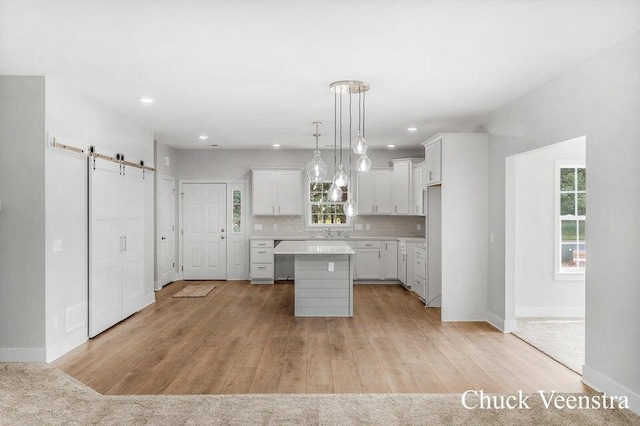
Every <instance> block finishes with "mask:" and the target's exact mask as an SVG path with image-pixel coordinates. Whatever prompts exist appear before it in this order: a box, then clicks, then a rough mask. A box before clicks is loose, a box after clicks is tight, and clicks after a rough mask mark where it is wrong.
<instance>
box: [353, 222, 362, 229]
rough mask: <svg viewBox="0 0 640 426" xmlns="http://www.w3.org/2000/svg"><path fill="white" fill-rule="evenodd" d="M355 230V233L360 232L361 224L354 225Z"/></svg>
mask: <svg viewBox="0 0 640 426" xmlns="http://www.w3.org/2000/svg"><path fill="white" fill-rule="evenodd" d="M355 229H356V231H362V224H361V223H356V225H355Z"/></svg>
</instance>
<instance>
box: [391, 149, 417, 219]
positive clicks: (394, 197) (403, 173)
mask: <svg viewBox="0 0 640 426" xmlns="http://www.w3.org/2000/svg"><path fill="white" fill-rule="evenodd" d="M420 161H422V159H421V158H401V159H397V160H391V165H392V166H393V179H392V188H393V191H392V192H391V214H397V215H415V214H416V213H415V212H414V210H415V209H413V208H412V207H413V200H412V198H413V197H412V195H413V194H412V192H413V191H412V180H413V167H414V164H417V163H418V162H420Z"/></svg>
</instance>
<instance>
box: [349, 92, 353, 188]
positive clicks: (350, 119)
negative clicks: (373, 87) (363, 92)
mask: <svg viewBox="0 0 640 426" xmlns="http://www.w3.org/2000/svg"><path fill="white" fill-rule="evenodd" d="M351 95H352V93H351V89H349V197H351V128H352V127H353V125H352V124H351V123H352V121H353V120H352V114H351V97H352V96H351Z"/></svg>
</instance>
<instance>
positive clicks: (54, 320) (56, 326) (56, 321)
mask: <svg viewBox="0 0 640 426" xmlns="http://www.w3.org/2000/svg"><path fill="white" fill-rule="evenodd" d="M53 328H58V316H57V315H54V316H53Z"/></svg>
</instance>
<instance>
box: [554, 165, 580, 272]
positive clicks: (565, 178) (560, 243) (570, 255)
mask: <svg viewBox="0 0 640 426" xmlns="http://www.w3.org/2000/svg"><path fill="white" fill-rule="evenodd" d="M556 174H557V179H556V188H557V190H556V194H557V197H556V235H557V238H556V273H558V274H563V273H568V274H576V273H578V274H584V270H585V267H586V264H587V245H586V238H585V237H586V229H587V228H586V215H587V200H586V189H587V188H586V178H587V171H586V169H585V167H584V165H580V164H578V165H564V164H559V165H558V167H557V173H556Z"/></svg>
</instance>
